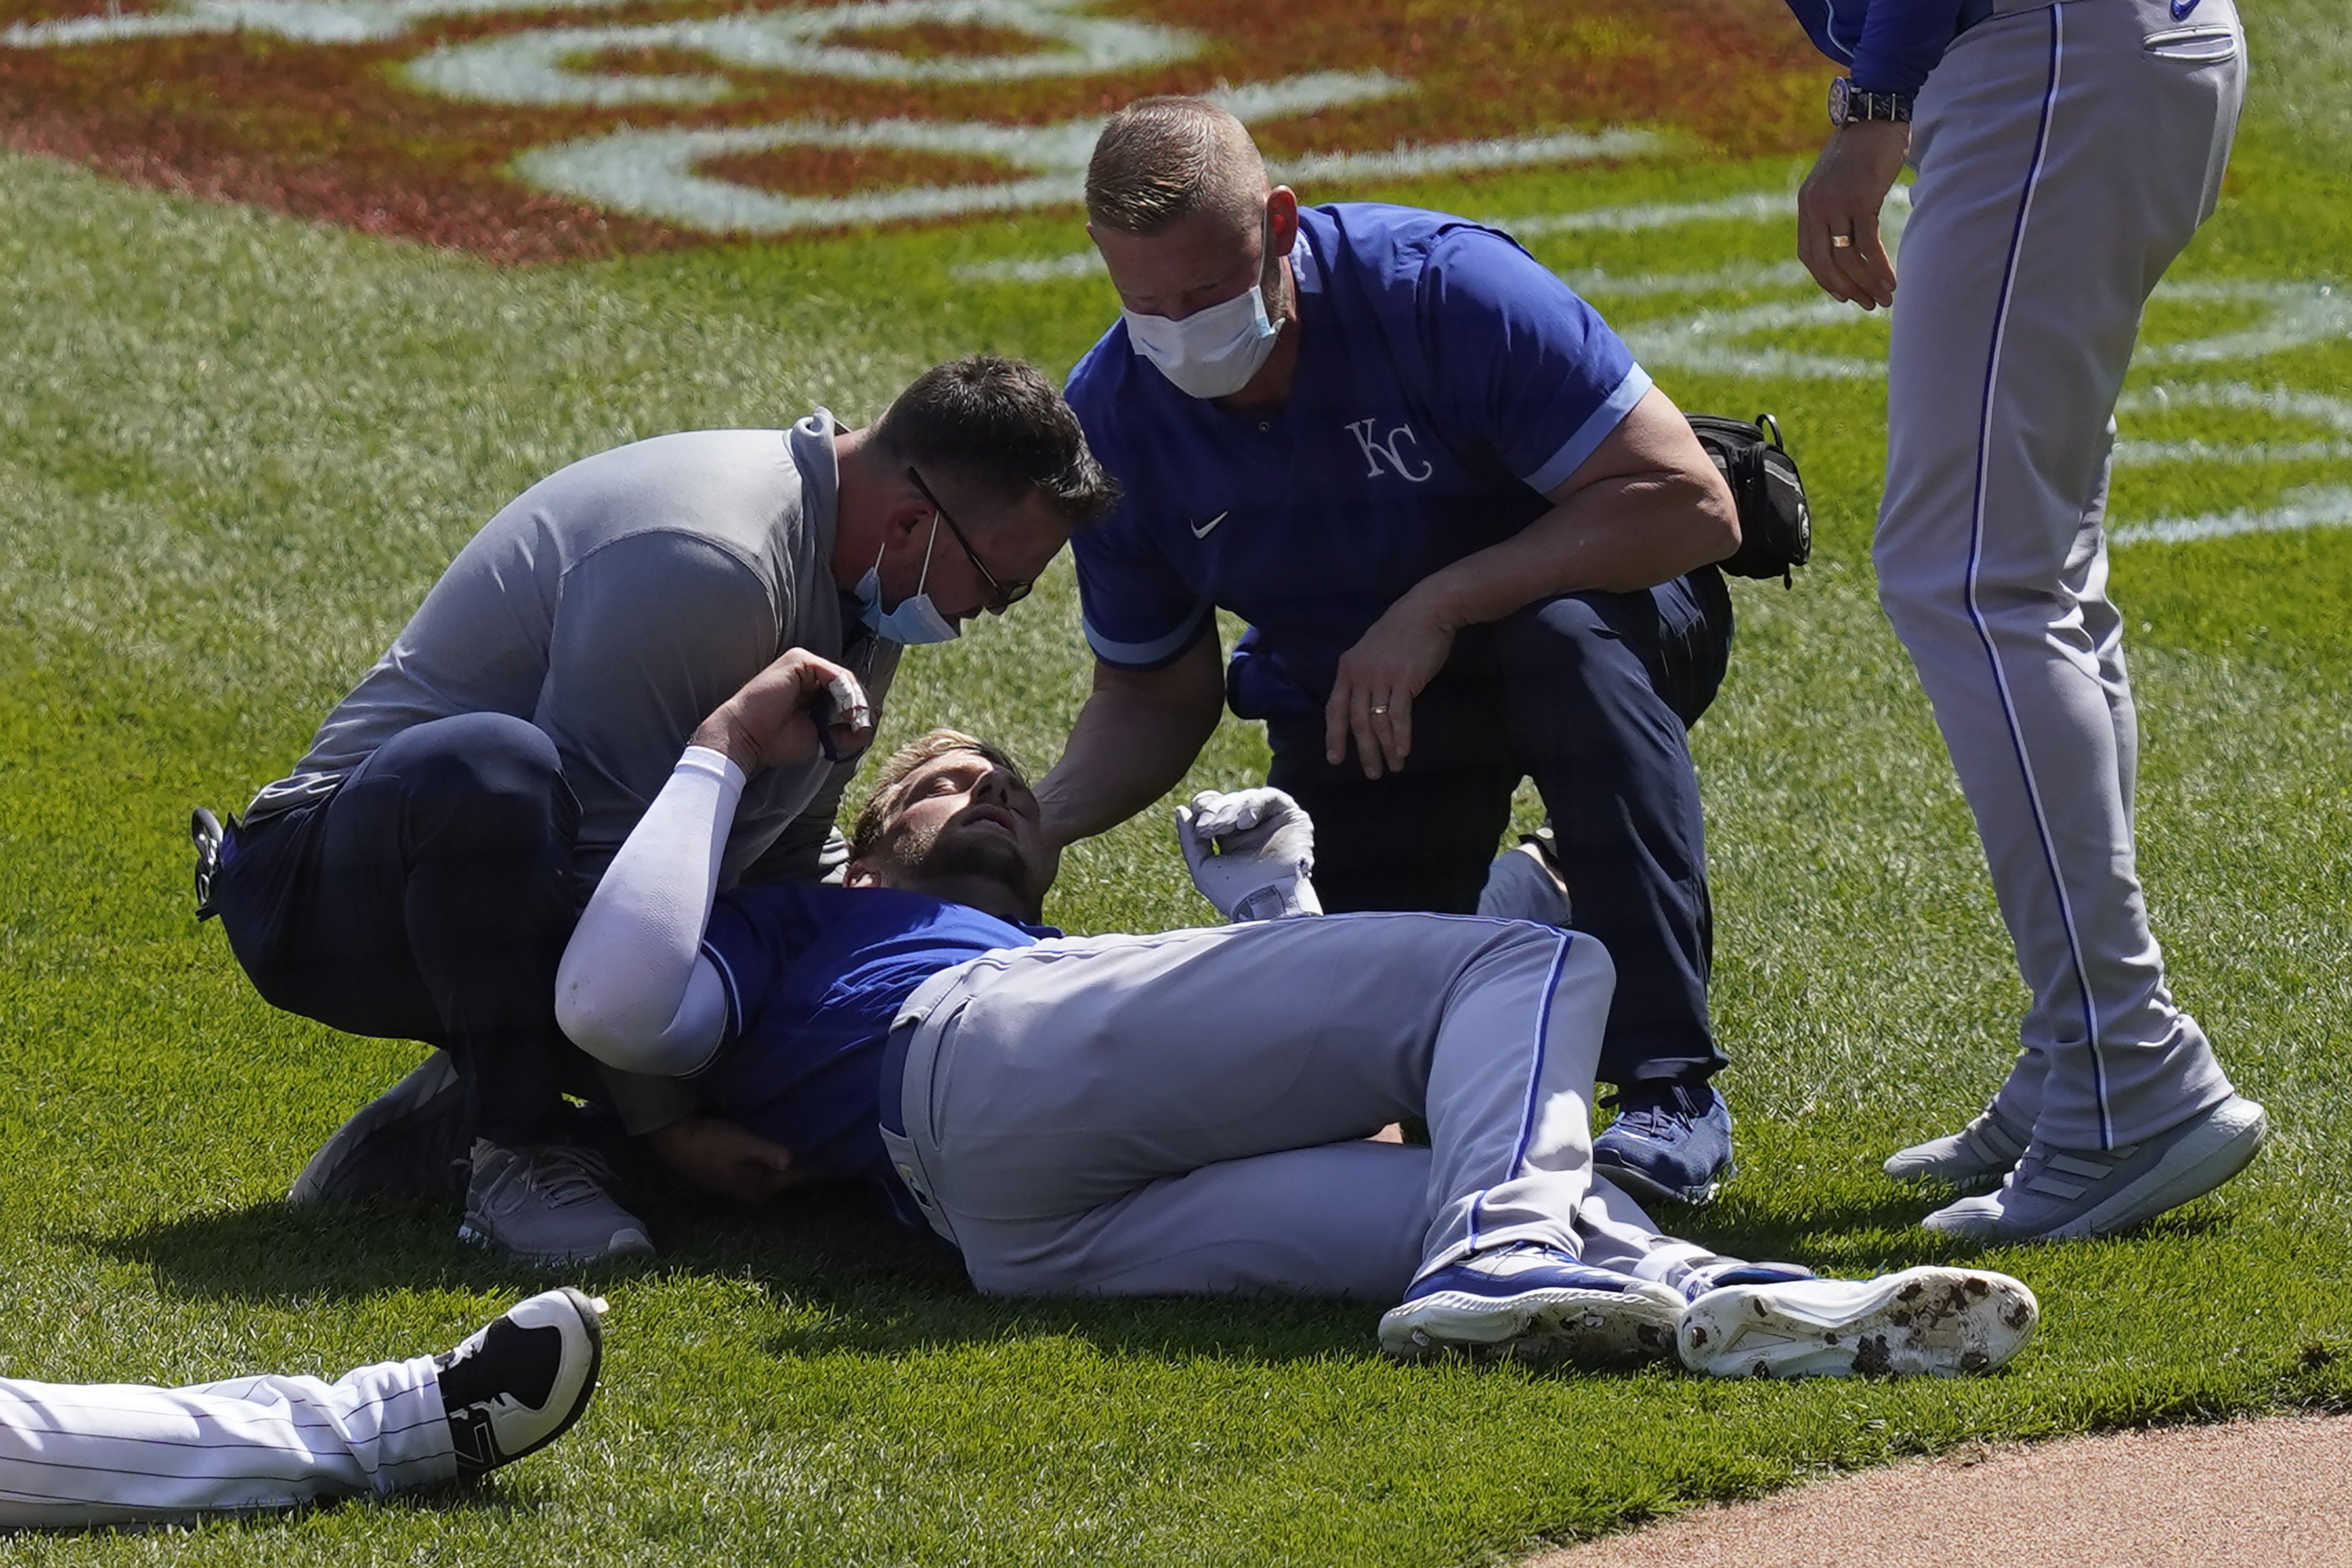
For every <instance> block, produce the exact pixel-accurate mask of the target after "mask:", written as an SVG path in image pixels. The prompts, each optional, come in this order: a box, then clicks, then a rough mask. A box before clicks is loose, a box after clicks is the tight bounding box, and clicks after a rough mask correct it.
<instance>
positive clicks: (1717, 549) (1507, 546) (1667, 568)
mask: <svg viewBox="0 0 2352 1568" xmlns="http://www.w3.org/2000/svg"><path fill="white" fill-rule="evenodd" d="M1738 546H1739V523H1738V518H1737V516H1736V515H1735V514H1734V513H1733V511H1732V509H1731V504H1730V498H1729V497H1728V495H1727V494H1721V493H1718V490H1717V489H1716V488H1714V487H1709V486H1707V485H1706V484H1705V483H1704V482H1703V481H1702V480H1700V479H1697V478H1696V477H1695V476H1692V475H1689V474H1686V473H1683V472H1678V471H1675V470H1661V471H1658V472H1655V473H1649V474H1638V475H1629V476H1625V477H1622V478H1618V479H1603V480H1600V481H1598V482H1596V483H1593V484H1591V485H1588V486H1586V487H1584V488H1583V489H1580V490H1578V491H1577V492H1576V493H1575V494H1574V495H1572V496H1570V498H1569V499H1568V500H1566V501H1564V502H1560V503H1558V504H1556V505H1554V506H1553V508H1552V509H1551V510H1549V511H1548V512H1546V513H1544V514H1543V515H1542V516H1541V517H1538V519H1536V521H1533V522H1531V523H1529V524H1528V526H1527V527H1526V528H1524V529H1522V530H1520V531H1518V532H1517V533H1516V534H1513V535H1512V536H1511V537H1510V538H1508V539H1507V540H1504V541H1503V542H1500V543H1498V544H1494V545H1490V546H1488V547H1487V548H1486V549H1485V550H1481V551H1479V552H1476V553H1475V554H1472V555H1466V556H1465V557H1463V558H1462V559H1461V560H1459V561H1456V562H1454V563H1453V564H1451V565H1449V566H1446V567H1444V568H1442V569H1440V570H1439V571H1436V572H1433V573H1432V574H1430V575H1429V576H1427V577H1425V578H1423V579H1422V581H1421V582H1420V583H1419V584H1416V585H1415V586H1414V587H1413V588H1412V590H1411V591H1410V592H1409V593H1407V594H1406V595H1405V598H1406V600H1407V601H1409V602H1410V603H1411V604H1412V607H1413V608H1414V609H1415V610H1417V611H1420V612H1422V613H1423V614H1426V615H1427V616H1430V617H1431V618H1433V620H1435V621H1436V622H1437V623H1438V624H1439V625H1441V626H1444V627H1446V628H1447V629H1448V630H1450V631H1458V630H1460V629H1461V628H1462V627H1464V626H1478V625H1483V624H1484V623H1486V622H1488V621H1498V620H1501V619H1502V618H1503V617H1504V616H1508V615H1510V614H1511V613H1512V612H1513V611H1515V610H1517V609H1519V608H1521V607H1522V606H1524V605H1531V604H1534V603H1535V602H1536V601H1538V599H1548V598H1550V597H1552V596H1553V595H1559V594H1573V593H1582V592H1586V591H1589V590H1594V589H1598V590H1601V591H1604V592H1609V593H1631V592H1633V591H1635V590H1638V589H1643V588H1651V587H1655V586H1656V585H1657V584H1660V583H1664V582H1669V581H1671V580H1672V579H1674V578H1676V577H1679V576H1681V575H1682V574H1684V573H1685V572H1689V571H1692V570H1694V569H1696V568H1697V567H1700V566H1704V565H1706V564H1707V563H1709V562H1713V561H1720V560H1722V559H1723V558H1724V557H1725V556H1727V555H1728V554H1730V553H1731V552H1733V551H1734V550H1736V549H1738Z"/></svg>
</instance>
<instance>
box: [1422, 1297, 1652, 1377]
mask: <svg viewBox="0 0 2352 1568" xmlns="http://www.w3.org/2000/svg"><path fill="white" fill-rule="evenodd" d="M1681 1318H1682V1312H1681V1310H1680V1308H1679V1306H1677V1305H1676V1304H1675V1303H1673V1302H1669V1301H1664V1300H1653V1299H1652V1298H1649V1297H1646V1296H1637V1295H1627V1294H1624V1293H1623V1292H1622V1291H1615V1290H1577V1289H1544V1290H1528V1291H1525V1292H1523V1293H1521V1294H1519V1295H1517V1296H1506V1297H1503V1298H1501V1299H1499V1300H1498V1299H1496V1298H1495V1297H1491V1296H1478V1295H1473V1294H1471V1293H1469V1292H1467V1291H1463V1290H1438V1291H1434V1292H1433V1293H1431V1294H1430V1295H1427V1296H1423V1297H1422V1298H1421V1299H1420V1300H1414V1301H1408V1302H1406V1303H1405V1304H1404V1305H1403V1306H1402V1307H1396V1308H1392V1309H1391V1310H1389V1312H1388V1313H1387V1314H1386V1315H1385V1316H1383V1317H1382V1318H1381V1350H1383V1351H1385V1352H1388V1353H1389V1354H1390V1355H1392V1356H1395V1357H1397V1358H1398V1359H1399V1360H1401V1361H1421V1360H1425V1359H1427V1358H1429V1357H1432V1356H1438V1355H1445V1354H1448V1353H1454V1354H1462V1355H1468V1356H1471V1357H1474V1358H1476V1359H1480V1360H1500V1359H1502V1358H1505V1357H1509V1358H1513V1359H1516V1360H1519V1361H1526V1362H1538V1363H1549V1362H1567V1363H1571V1364H1573V1365H1577V1366H1585V1367H1597V1368H1598V1367H1622V1366H1638V1365H1640V1364H1642V1363H1645V1362H1652V1361H1658V1360H1662V1359H1664V1358H1665V1357H1667V1356H1670V1355H1672V1354H1673V1353H1674V1349H1675V1329H1676V1327H1677V1326H1678V1324H1679V1323H1680V1321H1681Z"/></svg>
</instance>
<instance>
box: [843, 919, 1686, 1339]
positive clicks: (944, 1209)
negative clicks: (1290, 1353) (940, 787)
mask: <svg viewBox="0 0 2352 1568" xmlns="http://www.w3.org/2000/svg"><path fill="white" fill-rule="evenodd" d="M1612 982H1613V971H1612V966H1611V964H1610V962H1609V959H1608V955H1607V954H1606V953H1604V952H1602V951H1601V945H1600V944H1599V943H1598V942H1594V941H1593V940H1592V939H1591V937H1589V936H1580V935H1575V934H1572V933H1570V932H1565V931H1556V930H1553V929H1552V928H1550V927H1548V926H1538V925H1534V924H1530V923H1527V922H1522V921H1489V920H1479V919H1476V918H1474V917H1468V916H1453V915H1429V914H1353V915H1328V916H1323V917H1320V918H1306V919H1297V920H1286V921H1265V922H1259V923H1255V924H1249V925H1240V926H1228V927H1222V928H1217V929H1213V930H1204V931H1171V932H1168V933H1166V934H1164V935H1160V936H1112V937H1087V938H1066V939H1063V940H1060V941H1055V942H1043V943H1040V944H1039V945H1037V946H1035V947H1029V948H1020V949H1014V950H1011V951H1007V952H994V953H990V954H988V955H986V956H985V957H982V958H978V959H974V960H972V961H971V962H969V963H962V964H959V965H957V966H956V967H955V968H953V969H950V970H947V971H944V972H943V973H940V975H938V976H935V977H934V978H933V979H932V980H931V981H929V983H927V984H925V985H924V986H923V987H922V989H920V990H919V991H918V992H916V994H914V996H913V997H912V998H911V999H910V1000H909V1001H908V1005H907V1008H906V1009H905V1010H904V1011H903V1012H902V1013H901V1015H900V1016H901V1018H902V1020H903V1019H905V1018H906V1017H907V1016H909V1015H912V1016H919V1017H920V1018H921V1019H922V1022H921V1023H920V1025H919V1026H917V1027H916V1028H915V1029H914V1032H913V1035H912V1038H911V1043H910V1045H909V1047H908V1055H907V1068H906V1078H905V1081H904V1089H903V1093H902V1096H901V1104H902V1106H903V1109H904V1111H905V1117H906V1121H905V1126H906V1133H905V1135H904V1136H903V1137H890V1136H887V1135H886V1140H885V1141H886V1142H888V1143H889V1144H890V1145H891V1152H892V1157H893V1159H894V1161H896V1162H898V1163H899V1164H900V1166H901V1168H902V1170H905V1171H906V1172H907V1173H908V1175H909V1180H908V1185H909V1187H910V1188H911V1189H912V1190H913V1191H914V1192H915V1194H916V1195H917V1198H918V1201H919V1202H923V1203H924V1204H925V1207H926V1212H927V1213H929V1215H930V1216H931V1219H932V1223H933V1226H934V1227H935V1228H937V1229H939V1230H940V1233H941V1234H942V1235H944V1236H946V1237H947V1238H948V1239H949V1240H950V1241H951V1242H953V1243H954V1244H955V1245H956V1247H957V1248H958V1249H959V1250H960V1251H961V1253H962V1255H963V1259H964V1264H965V1267H966V1268H967V1269H969V1271H970V1272H971V1278H972V1281H973V1283H974V1284H976V1285H977V1286H979V1287H980V1289H982V1290H986V1291H990V1292H992V1293H999V1294H1006V1295H1028V1294H1062V1293H1070V1294H1103V1295H1176V1294H1204V1293H1223V1292H1245V1291H1283V1292H1295V1293H1300V1294H1315V1295H1338V1296H1349V1297H1355V1298H1358V1299H1361V1300H1380V1301H1394V1300H1397V1299H1398V1298H1399V1297H1400V1296H1401V1295H1402V1292H1403V1290H1404V1289H1405V1287H1406V1286H1407V1285H1408V1284H1410V1283H1411V1281H1412V1279H1413V1278H1414V1276H1415V1275H1416V1274H1418V1273H1422V1272H1425V1271H1427V1270H1428V1269H1431V1268H1438V1267H1440V1266H1442V1265H1444V1264H1445V1263H1448V1262H1451V1261H1453V1260H1454V1258H1458V1257H1460V1256H1462V1255H1463V1254H1464V1253H1465V1252H1468V1251H1471V1250H1473V1249H1474V1248H1481V1247H1495V1246H1499V1245H1503V1244H1505V1243H1508V1242H1514V1241H1532V1242H1539V1243H1542V1244H1544V1245H1547V1246H1550V1247H1559V1248H1563V1249H1565V1250H1567V1251H1570V1252H1573V1253H1576V1254H1579V1255H1580V1256H1581V1257H1583V1258H1584V1259H1585V1260H1586V1261H1587V1262H1590V1263H1593V1264H1596V1265H1601V1266H1603V1267H1610V1268H1619V1269H1621V1270H1622V1271H1626V1272H1631V1271H1633V1269H1634V1268H1636V1267H1637V1266H1639V1265H1641V1264H1642V1263H1643V1262H1645V1261H1646V1262H1648V1263H1649V1264H1650V1265H1651V1271H1652V1272H1654V1271H1656V1270H1657V1269H1658V1268H1660V1267H1661V1266H1664V1265H1666V1264H1670V1263H1671V1262H1673V1261H1675V1259H1677V1258H1690V1257H1695V1256H1703V1255H1704V1254H1705V1249H1704V1248H1701V1247H1696V1246H1693V1245H1691V1244H1688V1243H1684V1242H1676V1241H1674V1240H1672V1239H1671V1238H1669V1237H1663V1236H1660V1235H1659V1234H1658V1233H1657V1230H1656V1227H1655V1226H1653V1225H1652V1224H1651V1223H1650V1221H1649V1219H1648V1217H1647V1216H1646V1215H1643V1213H1642V1211H1641V1210H1640V1208H1638V1207H1637V1206H1636V1205H1634V1204H1633V1201H1632V1200H1631V1199H1629V1198H1627V1197H1626V1196H1625V1195H1624V1194H1622V1193H1620V1192H1618V1191H1617V1189H1616V1188H1614V1187H1613V1186H1612V1185H1610V1184H1609V1183H1608V1182H1607V1181H1605V1180H1603V1179H1601V1178H1600V1177H1597V1176H1596V1175H1594V1173H1593V1171H1592V1144H1591V1096H1592V1075H1593V1065H1594V1063H1595V1061H1596V1060H1597V1059H1598V1058H1599V1055H1600V1050H1601V1029H1602V1026H1603V1024H1604V1022H1605V1021H1606V1019H1607V1017H1608V1014H1609V998H1610V994H1611V991H1612ZM1415 1115H1426V1116H1427V1118H1428V1121H1429V1130H1430V1139H1431V1145H1432V1146H1431V1147H1429V1148H1411V1147H1404V1146H1401V1145H1397V1144H1391V1143H1371V1142H1365V1141H1364V1139H1365V1136H1366V1135H1367V1134H1368V1133H1370V1132H1372V1131H1375V1130H1377V1129H1379V1128H1381V1127H1382V1126H1384V1125H1386V1124H1387V1123H1389V1122H1391V1121H1398V1120H1400V1119H1402V1118H1404V1117H1408V1116H1415Z"/></svg>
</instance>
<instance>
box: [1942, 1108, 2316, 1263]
mask: <svg viewBox="0 0 2352 1568" xmlns="http://www.w3.org/2000/svg"><path fill="white" fill-rule="evenodd" d="M2269 1132H2270V1119H2269V1118H2268V1117H2267V1116H2265V1115H2263V1108H2262V1107H2261V1106H2259V1105H2256V1104H2255V1103H2254V1102H2253V1101H2252V1100H2247V1099H2245V1098H2243V1097H2242V1096H2240V1095H2234V1094H2233V1095H2231V1097H2230V1098H2229V1099H2227V1100H2223V1101H2222V1102H2221V1104H2219V1105H2217V1106H2215V1107H2214V1108H2213V1109H2212V1110H2206V1111H2200V1113H2198V1114H2197V1115H2196V1116H2193V1117H2191V1118H2189V1120H2188V1121H2185V1122H2183V1123H2181V1124H2180V1125H2179V1127H2176V1128H2174V1129H2173V1130H2172V1131H2169V1132H2166V1133H2162V1134H2159V1135H2158V1136H2157V1137H2154V1138H2148V1139H2144V1140H2142V1141H2141V1142H2137V1143H2132V1144H2127V1145H2126V1146H2125V1147H2123V1148H2120V1149H2105V1150H2101V1149H2060V1148H2057V1147H2055V1146H2053V1145H2052V1144H2048V1143H2043V1142H2039V1141H2036V1142H2033V1143H2032V1144H2030V1145H2028V1146H2027V1148H2026V1151H2025V1156H2024V1158H2023V1159H2021V1160H2020V1161H2019V1162H2018V1164H2017V1169H2016V1170H2014V1171H2012V1172H2011V1173H2010V1175H2009V1179H2008V1180H2007V1181H2005V1182H2003V1183H2002V1184H2000V1186H1999V1187H1998V1188H1996V1189H1994V1190H1993V1191H1992V1192H1990V1193H1987V1194H1984V1195H1983V1196H1981V1197H1973V1198H1962V1199H1960V1201H1959V1202H1958V1203H1955V1204H1947V1205H1944V1206H1943V1207H1942V1208H1939V1209H1937V1211H1936V1212H1935V1213H1934V1214H1931V1215H1928V1216H1927V1218H1926V1219H1923V1220H1921V1221H1920V1222H1919V1223H1920V1224H1921V1225H1923V1226H1927V1228H1928V1229H1929V1230H1935V1231H1942V1232H1944V1233H1945V1234H1946V1235H1949V1236H1962V1237H1969V1238H1970V1239H1971V1240H1976V1241H2061V1240H2064V1239H2066V1238H2068V1237H2084V1236H2109V1235H2112V1234H2114V1233H2115V1232H2116V1231H2119V1230H2126V1229H2128V1228H2130V1227H2131V1226H2135V1225H2137V1224H2138V1223H2139V1222H2140V1221H2142V1220H2144V1219H2152V1218H2154V1217H2155V1216H2156V1215H2160V1214H2162V1213H2163V1212H2164V1211H2165V1210H2167V1209H2172V1208H2179V1206H2180V1205H2182V1204H2185V1203H2187V1202H2189V1199H2191V1198H2197V1197H2202V1196H2204V1195H2205V1194H2207V1193H2210V1192H2211V1191H2212V1190H2213V1189H2214V1188H2216V1187H2218V1186H2220V1185H2221V1184H2222V1183H2223V1182H2226V1181H2228V1180H2229V1179H2230V1178H2231V1177H2232V1176H2234V1175H2236V1174H2237V1173H2239V1172H2240V1171H2242V1170H2244V1169H2245V1168H2246V1166H2247V1164H2248V1163H2249V1162H2251V1161H2252V1159H2253V1157H2254V1152H2255V1151H2256V1150H2258V1149H2260V1148H2261V1147H2262V1146H2263V1138H2264V1137H2266V1136H2268V1134H2269Z"/></svg>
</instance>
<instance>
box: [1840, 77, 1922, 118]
mask: <svg viewBox="0 0 2352 1568" xmlns="http://www.w3.org/2000/svg"><path fill="white" fill-rule="evenodd" d="M1916 96H1917V95H1916V94H1915V93H1908V92H1856V91H1855V90H1854V87H1853V78H1852V77H1843V76H1842V77H1837V78H1834V79H1832V80H1831V82H1830V123H1831V124H1832V125H1851V124H1853V122H1854V121H1857V120H1908V119H1910V118H1911V100H1912V99H1913V98H1915V97H1916Z"/></svg>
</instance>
